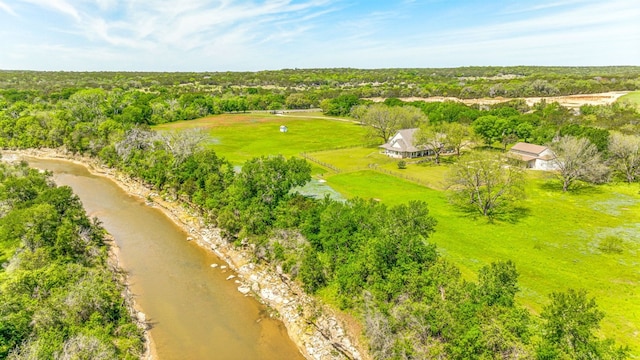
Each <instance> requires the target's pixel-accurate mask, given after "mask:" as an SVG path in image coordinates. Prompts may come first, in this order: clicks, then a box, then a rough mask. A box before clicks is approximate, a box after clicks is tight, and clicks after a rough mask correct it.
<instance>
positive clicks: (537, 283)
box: [158, 93, 640, 350]
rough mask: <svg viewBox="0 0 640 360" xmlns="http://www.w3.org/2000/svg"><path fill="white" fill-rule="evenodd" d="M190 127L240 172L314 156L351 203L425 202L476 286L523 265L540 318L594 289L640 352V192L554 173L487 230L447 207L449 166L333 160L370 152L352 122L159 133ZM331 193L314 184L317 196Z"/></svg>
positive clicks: (531, 186)
mask: <svg viewBox="0 0 640 360" xmlns="http://www.w3.org/2000/svg"><path fill="white" fill-rule="evenodd" d="M638 94H639V95H640V93H638ZM301 116H302V115H301ZM280 125H286V126H288V127H289V132H288V133H286V134H281V133H280V132H279V131H278V130H279V126H280ZM189 127H202V128H206V129H208V130H209V131H210V133H211V136H212V138H213V139H214V141H213V142H212V145H211V146H213V147H214V149H216V150H217V151H218V152H219V153H220V154H221V155H223V156H225V157H226V158H228V159H230V160H231V161H232V162H233V163H235V164H240V163H242V162H243V161H245V160H246V159H249V158H251V157H254V156H259V155H269V154H278V153H280V154H283V155H285V156H291V155H298V154H299V153H300V152H303V151H304V152H312V153H310V154H309V155H310V156H312V157H313V158H314V159H317V160H318V161H320V162H324V163H328V164H331V165H332V166H333V167H335V168H337V169H339V173H336V172H335V171H332V170H329V169H328V168H324V167H321V166H318V165H317V164H314V166H313V173H314V175H315V177H316V178H322V179H325V180H326V181H327V183H326V184H327V185H329V186H331V188H333V189H334V190H336V191H337V192H339V193H340V194H342V196H344V197H346V198H351V197H356V196H357V197H362V198H374V199H377V200H379V201H381V202H383V203H384V204H387V205H389V206H392V205H397V204H401V203H406V202H408V201H410V200H424V201H426V202H427V203H428V204H429V207H430V210H431V213H432V214H433V215H434V217H435V218H436V219H437V220H438V225H437V227H436V232H435V234H434V235H433V237H432V241H434V242H435V243H436V244H438V247H439V249H440V251H441V252H442V253H443V255H444V256H445V257H446V258H447V259H449V260H450V261H452V262H454V263H456V264H457V265H458V266H459V267H460V269H461V271H462V272H463V274H464V275H465V276H466V277H468V278H470V279H473V278H475V276H476V272H477V270H478V269H479V268H480V267H482V266H483V265H486V264H488V263H490V262H492V261H496V260H500V259H511V260H513V261H515V262H516V264H517V267H518V271H519V272H520V274H521V276H520V285H521V289H522V291H521V293H520V295H519V298H518V299H519V301H520V302H521V303H522V304H524V305H525V306H527V307H528V308H530V309H531V310H532V311H535V312H538V311H540V310H541V309H542V306H543V305H544V304H546V303H547V301H548V300H547V299H548V298H547V296H548V294H549V293H551V292H553V291H564V290H566V289H568V288H575V289H586V290H587V291H588V292H589V294H590V296H594V297H596V299H597V302H598V304H599V305H600V307H601V309H602V310H603V311H605V312H606V317H605V320H604V321H603V323H602V332H603V333H604V334H606V335H607V336H611V337H614V338H616V339H617V340H618V341H620V342H621V343H624V344H628V345H630V346H632V347H633V348H634V350H635V349H639V350H640V339H638V334H639V333H640V260H638V255H640V254H639V251H640V222H639V221H638V219H640V195H639V194H638V190H640V189H639V188H638V186H637V185H632V186H629V185H626V184H614V185H605V186H598V187H588V186H585V187H583V188H581V189H578V190H577V191H574V192H571V193H568V194H565V193H562V191H561V189H560V187H559V185H557V182H553V181H549V179H547V177H548V173H544V172H529V173H528V176H529V180H528V184H527V189H526V193H527V199H526V200H524V201H523V204H522V205H523V207H524V208H525V209H526V210H525V211H524V212H523V213H521V214H519V215H520V216H519V217H518V218H516V219H513V221H511V222H506V221H496V222H494V223H488V222H487V220H486V219H484V218H482V217H476V218H474V217H470V216H469V215H468V214H465V213H462V212H460V211H458V210H457V209H456V208H455V207H453V206H452V205H450V204H449V203H448V201H447V197H446V194H445V192H444V191H443V190H444V177H445V174H446V172H447V170H448V165H447V164H446V162H447V161H448V160H449V159H443V160H444V161H443V162H445V164H443V165H441V166H435V165H432V164H430V163H425V164H416V163H414V162H412V161H411V160H409V161H408V165H407V168H406V169H403V170H400V169H398V167H397V162H398V160H397V159H391V158H388V157H386V156H384V155H382V154H380V153H379V151H378V149H377V147H363V146H360V147H351V148H348V149H338V150H328V149H335V148H337V147H346V146H357V145H359V144H362V143H363V142H364V140H363V139H364V135H365V129H364V128H362V127H360V126H357V125H354V124H351V123H348V122H344V121H334V120H329V119H317V118H313V119H309V118H297V117H293V116H291V117H288V116H287V117H278V116H273V115H269V114H238V115H222V116H217V117H212V118H206V119H201V120H195V121H186V122H181V123H174V124H170V125H163V126H160V127H158V128H160V129H183V128H189ZM322 150H323V151H322ZM450 159H453V157H451V158H450ZM370 164H375V165H377V169H378V170H377V171H373V170H372V169H370V168H369V165H370ZM383 171H386V172H387V173H390V174H391V175H387V174H383V173H382V172H383ZM392 175H395V176H392ZM400 176H405V177H410V178H412V179H417V180H418V181H407V180H404V179H402V178H401V177H400ZM420 184H426V185H427V186H428V187H426V186H424V185H420ZM323 186H324V184H313V185H312V186H311V191H312V192H313V191H315V190H314V189H313V188H314V187H323ZM323 191H324V190H323ZM329 191H330V190H329Z"/></svg>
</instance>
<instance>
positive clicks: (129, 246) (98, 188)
mask: <svg viewBox="0 0 640 360" xmlns="http://www.w3.org/2000/svg"><path fill="white" fill-rule="evenodd" d="M26 160H27V161H28V162H29V163H30V164H31V166H33V167H35V168H39V169H46V170H50V171H52V172H53V179H54V180H55V182H56V183H57V184H58V185H68V186H70V187H71V188H72V189H73V191H74V192H75V193H76V194H77V195H78V196H79V197H80V199H81V200H82V203H83V204H84V207H85V209H86V211H87V213H88V214H89V216H91V217H94V216H95V217H97V218H98V219H100V221H101V222H102V224H103V226H104V228H106V229H107V231H108V232H109V233H110V234H111V235H112V236H113V237H114V238H115V241H116V243H117V245H118V247H119V248H120V253H119V259H120V265H121V267H122V268H124V270H126V271H127V272H128V276H129V283H130V289H131V291H132V292H133V293H134V294H135V301H136V303H137V306H138V307H140V308H141V309H142V311H144V313H145V314H146V317H147V320H148V321H149V322H150V323H151V325H152V328H151V330H150V334H151V337H152V338H153V342H154V344H155V355H156V357H157V358H158V359H160V360H170V359H302V358H303V357H302V355H301V354H300V352H299V351H298V350H297V348H296V346H295V344H294V343H293V342H292V341H291V340H290V339H289V337H288V336H287V332H286V329H285V327H284V325H283V324H282V322H280V321H278V320H274V319H272V318H271V317H270V316H269V313H268V309H267V308H266V307H265V306H264V305H262V304H260V303H259V302H258V301H257V300H256V299H255V298H253V297H246V296H244V295H242V294H241V293H240V292H238V291H237V287H238V284H236V283H235V282H234V280H233V279H229V280H227V278H228V277H229V276H230V275H235V274H234V273H232V272H231V271H229V270H228V269H223V266H224V265H225V264H224V263H223V262H222V261H221V260H220V259H219V258H218V257H217V256H215V254H213V253H211V252H209V251H207V250H205V249H203V248H201V247H199V246H198V245H197V244H195V243H193V242H189V241H187V237H188V235H187V234H186V233H185V232H184V231H183V230H182V229H181V228H180V227H178V226H177V225H176V224H175V223H174V222H173V221H172V220H170V219H169V218H168V217H167V216H165V215H164V213H162V212H161V211H160V210H159V209H156V208H153V207H151V206H148V205H146V204H145V202H144V201H143V200H142V199H140V198H137V197H134V196H131V195H129V194H127V193H126V192H125V191H124V190H122V189H121V188H120V187H119V186H118V185H116V183H114V182H113V181H112V180H110V179H108V178H106V177H102V176H96V175H92V174H91V173H90V172H89V171H88V170H87V169H86V168H85V167H84V166H81V165H77V164H74V163H72V162H69V161H64V160H43V159H36V158H26ZM212 264H217V265H218V266H217V267H212V266H211V265H212Z"/></svg>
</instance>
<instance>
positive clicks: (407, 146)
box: [380, 128, 421, 152]
mask: <svg viewBox="0 0 640 360" xmlns="http://www.w3.org/2000/svg"><path fill="white" fill-rule="evenodd" d="M416 131H418V129H417V128H413V129H402V130H398V132H397V133H396V134H395V135H393V137H392V138H391V140H389V142H387V143H385V144H384V145H380V147H381V148H383V149H386V150H393V151H401V152H414V151H420V150H421V149H419V148H417V147H415V146H414V145H413V137H414V135H415V133H416Z"/></svg>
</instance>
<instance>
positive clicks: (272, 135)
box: [155, 113, 366, 165]
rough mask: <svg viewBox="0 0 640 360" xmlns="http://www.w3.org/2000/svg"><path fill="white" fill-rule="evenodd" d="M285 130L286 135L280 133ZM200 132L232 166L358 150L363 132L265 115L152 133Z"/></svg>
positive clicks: (329, 122) (183, 124)
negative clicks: (304, 154)
mask: <svg viewBox="0 0 640 360" xmlns="http://www.w3.org/2000/svg"><path fill="white" fill-rule="evenodd" d="M280 126H286V127H287V129H288V131H287V132H286V133H282V132H280ZM189 128H201V129H204V130H205V131H207V132H208V133H209V135H210V136H211V138H210V141H209V145H210V146H211V147H212V148H213V149H214V150H215V151H217V152H219V153H220V154H222V155H224V156H225V157H226V158H227V159H228V160H229V161H231V162H232V163H233V164H234V165H241V164H242V163H243V162H245V161H246V160H249V159H251V158H254V157H257V156H262V155H277V154H282V155H284V156H287V157H289V156H298V155H300V153H302V152H309V151H318V150H324V149H335V148H343V147H351V146H359V145H362V144H363V143H365V133H366V129H365V128H364V127H363V126H360V125H357V124H355V123H353V122H350V121H340V120H333V119H328V118H323V119H318V118H316V117H311V116H309V117H304V116H300V117H295V116H278V115H272V114H268V113H247V114H226V115H218V116H211V117H207V118H203V119H197V120H187V121H180V122H175V123H169V124H163V125H160V126H157V127H155V129H157V130H160V131H164V130H181V129H189Z"/></svg>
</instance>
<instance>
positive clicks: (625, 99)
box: [618, 91, 640, 109]
mask: <svg viewBox="0 0 640 360" xmlns="http://www.w3.org/2000/svg"><path fill="white" fill-rule="evenodd" d="M618 101H619V102H621V103H627V104H633V105H635V106H636V107H637V108H638V109H640V91H634V92H630V93H628V94H626V95H624V96H622V97H620V99H618Z"/></svg>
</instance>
